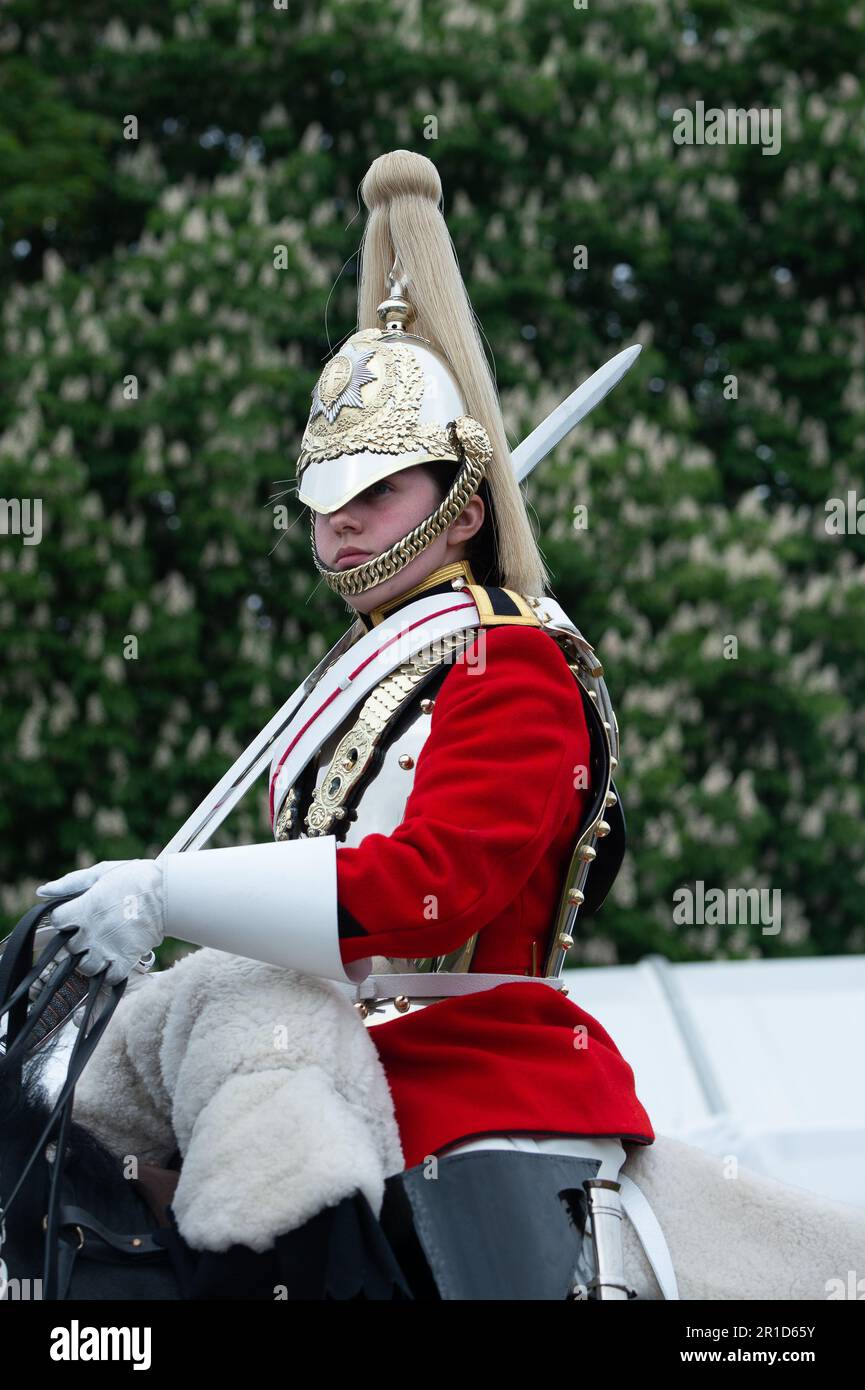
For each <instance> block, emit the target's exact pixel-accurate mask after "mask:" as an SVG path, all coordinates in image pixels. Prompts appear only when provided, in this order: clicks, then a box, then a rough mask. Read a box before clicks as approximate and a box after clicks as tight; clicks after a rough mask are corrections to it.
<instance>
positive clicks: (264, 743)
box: [156, 628, 352, 863]
mask: <svg viewBox="0 0 865 1390" xmlns="http://www.w3.org/2000/svg"><path fill="white" fill-rule="evenodd" d="M351 632H352V628H349V629H348V630H347V631H346V632H344V633H343V634H342V636H341V637H340V639H339V641H338V642H336V643H335V644H334V645H333V646H332V647H331V649H330V651H329V652H327V654H326V655H325V656H323V657H322V659H321V661H320V662H319V663H318V665H317V666H316V668H315V670H314V671H311V672H310V674H309V675H308V676H307V677H306V679H305V680H304V681H303V683H302V684H301V685H299V686H298V687H297V689H296V690H295V691H294V692H293V693H292V694H291V695H289V697H288V699H287V700H286V701H285V704H284V705H282V706H281V707H280V708H279V709H278V710H277V712H276V714H275V715H274V716H273V718H272V719H271V720H269V722H268V723H267V724H265V726H264V728H263V729H262V730H261V733H259V734H257V735H256V736H255V738H254V739H253V740H252V743H250V744H249V746H248V747H247V748H245V749H244V750H243V752H242V753H241V754H240V756H239V757H238V758H236V759H235V761H234V762H233V763H232V765H231V767H230V768H229V769H228V771H227V772H226V773H225V775H224V776H223V777H221V778H220V779H219V781H218V782H217V783H216V786H215V787H212V788H211V790H210V791H209V792H208V793H207V796H206V797H205V798H204V800H203V801H202V802H200V804H199V805H198V806H196V808H195V810H194V811H193V812H192V814H191V815H190V816H187V818H186V820H185V821H184V822H183V824H182V825H181V827H180V829H179V830H178V831H176V832H175V834H174V835H172V837H171V839H170V840H169V841H168V844H167V845H166V846H165V848H164V849H163V850H161V851H160V853H159V854H157V856H156V862H157V863H159V860H160V859H161V858H162V856H163V855H164V854H179V853H181V852H182V851H183V850H189V849H201V846H202V845H204V844H206V843H207V841H208V840H209V839H210V837H211V836H212V835H213V834H215V832H216V831H217V830H218V828H219V826H220V825H221V824H222V822H223V821H224V820H225V818H226V816H227V815H228V814H229V813H230V812H231V811H232V810H233V809H234V807H235V806H236V805H237V803H238V801H240V799H241V797H242V796H243V795H244V793H245V792H247V791H248V790H249V788H250V787H251V786H252V784H253V782H255V781H257V779H258V777H259V775H260V774H261V773H262V772H263V771H264V769H265V767H266V766H267V764H268V762H269V761H270V759H271V757H272V753H273V746H274V744H275V743H276V740H277V739H278V738H279V737H280V735H281V734H282V732H283V730H284V729H285V728H287V726H288V724H289V721H290V720H291V719H292V717H293V716H294V712H295V710H296V709H298V707H299V706H300V705H301V704H302V702H303V701H304V700H305V699H306V697H307V695H308V694H309V692H310V691H311V690H312V689H313V688H314V687H315V685H316V684H317V682H318V680H319V678H320V677H321V676H323V675H324V673H325V671H326V670H327V668H328V667H329V666H330V665H331V663H332V662H333V661H335V660H336V658H337V657H338V656H341V655H342V653H343V652H344V651H345V650H346V648H347V647H348V646H349V645H350V644H349V638H350V636H351Z"/></svg>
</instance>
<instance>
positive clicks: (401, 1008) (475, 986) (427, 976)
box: [332, 971, 568, 1027]
mask: <svg viewBox="0 0 865 1390" xmlns="http://www.w3.org/2000/svg"><path fill="white" fill-rule="evenodd" d="M332 983H333V984H335V985H337V986H338V988H339V989H342V990H344V991H345V993H346V995H347V997H348V998H349V999H350V1000H351V1002H352V1003H353V1004H355V1005H356V1006H359V1005H365V1006H366V1008H365V1009H364V1010H362V1012H363V1014H364V1023H366V1025H367V1027H374V1026H375V1025H376V1024H378V1023H388V1022H389V1021H390V1020H391V1019H393V1018H400V1017H401V1016H403V1015H405V1014H407V1013H416V1012H417V1010H418V1009H423V1008H426V1006H427V1005H428V1004H435V1003H437V1002H439V1001H440V1000H442V999H454V998H457V997H458V996H460V995H468V994H477V993H479V992H480V991H481V990H484V989H495V988H496V986H497V985H527V984H528V985H546V986H547V988H548V989H554V990H555V991H556V993H557V994H567V992H568V991H567V988H566V986H565V984H564V983H563V981H562V980H555V979H547V978H546V976H544V975H494V974H481V973H480V972H476V973H474V974H471V973H465V972H463V973H460V974H451V973H450V972H448V971H441V972H439V973H437V972H436V971H431V972H429V973H423V974H419V973H417V972H412V973H410V974H403V975H367V977H366V979H365V980H362V981H361V983H360V984H357V985H354V984H350V983H347V982H344V981H342V980H334V981H332ZM397 1000H398V1001H399V1003H397V1002H396V1001H397Z"/></svg>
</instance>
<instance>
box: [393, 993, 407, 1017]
mask: <svg viewBox="0 0 865 1390" xmlns="http://www.w3.org/2000/svg"><path fill="white" fill-rule="evenodd" d="M393 1005H394V1008H395V1009H396V1010H397V1012H398V1013H401V1014H404V1013H407V1012H408V1010H409V1009H410V1008H411V1004H410V1002H409V1000H408V999H407V998H406V996H405V995H404V994H398V995H397V996H396V998H395V999H394V1001H393Z"/></svg>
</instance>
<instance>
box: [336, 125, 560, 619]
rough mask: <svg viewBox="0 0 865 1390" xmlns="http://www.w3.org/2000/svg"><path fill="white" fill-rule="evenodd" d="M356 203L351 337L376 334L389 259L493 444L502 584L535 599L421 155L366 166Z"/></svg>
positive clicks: (445, 234)
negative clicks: (365, 213)
mask: <svg viewBox="0 0 865 1390" xmlns="http://www.w3.org/2000/svg"><path fill="white" fill-rule="evenodd" d="M361 195H362V197H363V200H364V202H365V203H366V206H367V208H368V209H369V218H368V219H367V224H366V227H365V229H364V234H363V238H362V241H361V247H360V270H359V288H358V317H357V330H358V332H360V331H361V330H363V329H366V328H380V327H381V322H380V320H379V318H378V315H377V314H376V309H377V308H378V305H379V304H380V303H381V302H382V300H383V299H385V298H387V296H388V278H387V277H388V273H389V271H390V269H391V267H392V266H393V263H394V258H396V259H397V261H398V265H397V277H400V276H402V277H404V278H405V280H406V282H407V283H406V292H407V297H408V299H409V300H410V302H411V305H412V307H413V309H414V311H415V318H414V319H413V320H412V321H411V322H410V323H409V324H408V326H407V328H408V332H409V333H416V334H418V335H419V336H420V337H422V338H427V339H428V340H429V341H430V343H431V344H432V345H433V347H435V348H437V349H438V351H439V352H441V353H443V355H444V356H445V358H446V359H447V360H448V362H449V363H450V365H451V368H452V369H453V372H454V374H455V376H456V379H457V381H458V383H459V385H460V388H461V390H462V393H463V398H464V400H465V403H466V414H467V415H471V416H472V417H473V418H474V419H475V420H478V421H479V422H480V423H481V424H482V425H483V426H484V428H485V430H486V432H487V434H488V435H489V438H490V443H491V444H492V449H493V458H492V461H491V463H490V465H489V468H488V471H487V483H488V486H489V491H490V496H491V497H492V510H493V518H492V524H493V526H494V531H495V537H496V556H497V561H498V568H499V572H500V574H501V582H502V584H503V585H504V586H505V587H506V588H508V589H516V590H517V592H518V593H522V594H537V595H542V594H543V593H544V592H545V591H546V586H547V583H548V579H549V575H548V572H547V569H546V566H545V564H544V561H543V558H542V556H541V554H540V552H539V550H538V547H537V543H536V541H535V538H534V535H533V533H532V528H531V524H530V522H529V517H528V514H527V512H526V508H525V503H524V501H523V497H522V493H521V492H520V487H519V484H518V483H517V481H516V478H515V476H514V471H513V466H512V464H511V455H510V449H509V448H508V442H507V439H506V437H505V427H504V421H503V419H502V412H501V406H500V405H499V399H498V394H497V392H496V388H495V383H494V381H493V378H492V374H491V372H490V369H489V365H488V363H487V359H486V356H485V355H484V350H483V346H482V344H481V338H480V334H479V332H478V327H477V321H476V319H475V315H474V310H473V309H472V305H471V301H470V300H469V297H468V293H467V291H466V287H465V284H464V283H463V278H462V275H461V274H460V270H459V266H458V264H457V259H456V252H455V250H454V245H453V242H452V240H451V236H450V233H449V231H448V229H447V224H446V223H445V219H444V216H443V215H442V212H441V210H440V206H439V205H440V203H441V201H442V186H441V180H440V178H439V174H438V170H437V169H436V167H435V165H434V164H433V163H432V161H431V160H429V159H427V158H426V157H425V156H424V155H422V154H415V153H414V152H413V151H412V150H391V151H390V152H389V153H388V154H382V155H379V157H378V158H377V159H375V160H373V162H372V164H371V165H370V167H369V169H368V170H367V173H366V176H365V178H364V180H363V183H362V184H361Z"/></svg>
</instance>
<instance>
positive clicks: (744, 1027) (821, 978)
mask: <svg viewBox="0 0 865 1390" xmlns="http://www.w3.org/2000/svg"><path fill="white" fill-rule="evenodd" d="M564 978H565V982H566V984H567V987H568V993H569V998H570V999H571V1000H572V1001H573V1002H574V1003H575V1004H578V1005H579V1007H580V1008H582V1009H585V1010H586V1012H587V1013H590V1014H592V1016H593V1017H594V1018H596V1019H597V1020H598V1022H599V1023H600V1024H601V1025H602V1026H603V1027H604V1028H605V1029H606V1031H607V1032H608V1033H609V1034H610V1036H611V1037H612V1039H613V1041H614V1042H615V1044H616V1046H617V1047H618V1049H619V1051H620V1052H621V1053H622V1055H623V1056H624V1057H625V1058H626V1060H627V1061H628V1062H629V1063H630V1065H631V1066H632V1068H633V1070H634V1077H635V1080H636V1089H637V1095H638V1096H639V1098H640V1100H641V1101H642V1103H643V1105H644V1106H645V1107H646V1110H647V1111H648V1114H649V1118H650V1120H651V1121H652V1125H653V1128H654V1130H655V1133H656V1134H664V1135H669V1136H670V1137H671V1138H673V1139H680V1140H682V1141H683V1142H684V1143H689V1144H695V1145H697V1146H699V1147H700V1148H704V1149H707V1150H708V1151H710V1152H712V1153H717V1154H730V1155H734V1156H735V1157H736V1158H738V1160H739V1162H740V1163H741V1164H742V1165H743V1166H744V1167H747V1168H750V1169H752V1170H753V1171H756V1172H760V1173H765V1174H766V1175H767V1176H769V1177H774V1178H776V1179H778V1180H779V1181H781V1182H786V1183H792V1184H794V1185H796V1186H799V1187H804V1188H807V1189H809V1190H810V1191H812V1192H818V1193H822V1194H823V1195H825V1196H827V1197H832V1198H834V1199H835V1200H836V1201H845V1202H853V1203H858V1204H861V1205H862V1206H865V1084H863V1080H862V1058H863V1040H865V956H863V955H857V956H818V957H813V958H807V959H795V960H777V961H776V960H759V961H714V962H710V963H708V964H687V965H671V964H670V963H669V962H668V961H666V960H665V959H664V958H663V957H661V956H649V957H647V958H646V959H645V960H643V961H641V962H640V964H639V965H635V966H606V967H603V968H599V969H594V968H590V969H579V970H573V971H571V970H569V971H567V972H566V973H565V977H564Z"/></svg>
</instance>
